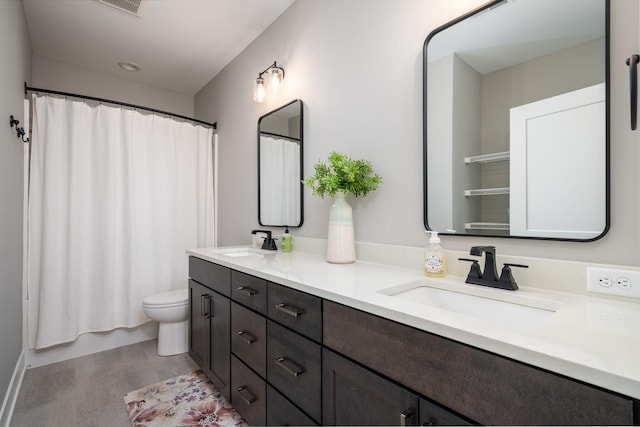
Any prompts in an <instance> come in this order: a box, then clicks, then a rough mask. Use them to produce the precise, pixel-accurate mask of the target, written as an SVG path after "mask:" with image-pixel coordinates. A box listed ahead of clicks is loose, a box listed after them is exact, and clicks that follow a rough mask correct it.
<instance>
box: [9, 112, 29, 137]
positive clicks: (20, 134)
mask: <svg viewBox="0 0 640 427" xmlns="http://www.w3.org/2000/svg"><path fill="white" fill-rule="evenodd" d="M19 124H20V120H17V119H16V118H15V117H13V115H11V116H9V126H11V127H15V128H16V136H17V137H18V138H20V139H22V142H24V143H29V138H28V137H27V139H26V140H25V139H24V136H25V134H26V132H25V130H24V128H23V127H20V126H18V125H19Z"/></svg>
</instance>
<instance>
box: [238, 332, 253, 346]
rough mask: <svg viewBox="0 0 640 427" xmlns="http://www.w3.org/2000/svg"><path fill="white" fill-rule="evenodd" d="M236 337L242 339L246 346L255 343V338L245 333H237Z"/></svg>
mask: <svg viewBox="0 0 640 427" xmlns="http://www.w3.org/2000/svg"><path fill="white" fill-rule="evenodd" d="M236 335H237V336H239V337H240V338H242V339H243V340H244V342H246V343H247V344H253V343H254V342H256V338H255V337H254V336H253V335H251V334H248V333H246V332H245V331H238V332H236Z"/></svg>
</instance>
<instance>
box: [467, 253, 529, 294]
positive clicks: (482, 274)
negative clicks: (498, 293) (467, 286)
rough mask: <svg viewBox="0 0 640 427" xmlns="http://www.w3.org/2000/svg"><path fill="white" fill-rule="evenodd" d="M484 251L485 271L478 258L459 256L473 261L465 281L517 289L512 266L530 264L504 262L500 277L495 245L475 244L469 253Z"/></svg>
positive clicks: (522, 266)
mask: <svg viewBox="0 0 640 427" xmlns="http://www.w3.org/2000/svg"><path fill="white" fill-rule="evenodd" d="M483 253H484V256H485V259H484V271H480V265H478V260H477V259H468V258H458V259H459V260H461V261H470V262H471V263H472V264H471V269H470V270H469V274H468V275H467V280H465V282H466V283H471V284H474V285H481V286H489V287H492V288H498V289H506V290H509V291H515V290H517V289H518V284H517V283H516V280H515V279H514V278H513V274H512V273H511V267H521V268H529V266H527V265H522V264H504V267H502V273H501V274H500V277H498V270H497V269H496V248H495V246H473V247H472V248H471V250H470V251H469V255H475V256H482V254H483Z"/></svg>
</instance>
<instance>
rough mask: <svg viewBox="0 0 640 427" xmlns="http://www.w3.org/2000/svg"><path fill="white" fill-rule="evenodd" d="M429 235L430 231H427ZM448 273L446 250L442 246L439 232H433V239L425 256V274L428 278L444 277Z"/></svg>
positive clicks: (430, 240)
mask: <svg viewBox="0 0 640 427" xmlns="http://www.w3.org/2000/svg"><path fill="white" fill-rule="evenodd" d="M425 232H426V233H429V232H428V231H425ZM446 271H447V260H446V258H445V255H444V249H442V246H441V245H440V238H439V237H438V232H437V231H431V238H430V239H429V244H428V245H427V248H426V250H425V254H424V274H425V276H427V277H444V276H445V274H446Z"/></svg>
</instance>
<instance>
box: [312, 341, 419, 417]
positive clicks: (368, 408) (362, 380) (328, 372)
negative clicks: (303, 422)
mask: <svg viewBox="0 0 640 427" xmlns="http://www.w3.org/2000/svg"><path fill="white" fill-rule="evenodd" d="M418 404H419V403H418V396H416V395H415V394H413V393H411V392H409V391H408V390H406V389H404V388H402V387H399V386H397V385H396V384H394V383H392V382H390V381H388V380H386V379H384V378H382V377H380V376H378V375H376V374H375V373H373V372H371V371H369V370H367V369H365V368H363V367H361V366H358V365H356V364H355V363H353V362H351V361H349V360H347V359H345V358H343V357H341V356H338V355H337V354H335V353H333V352H332V351H330V350H327V349H326V348H325V349H323V350H322V424H323V425H416V424H417V422H418V417H417V415H418Z"/></svg>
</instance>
